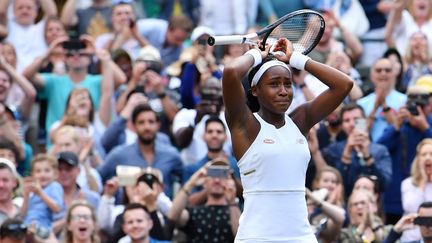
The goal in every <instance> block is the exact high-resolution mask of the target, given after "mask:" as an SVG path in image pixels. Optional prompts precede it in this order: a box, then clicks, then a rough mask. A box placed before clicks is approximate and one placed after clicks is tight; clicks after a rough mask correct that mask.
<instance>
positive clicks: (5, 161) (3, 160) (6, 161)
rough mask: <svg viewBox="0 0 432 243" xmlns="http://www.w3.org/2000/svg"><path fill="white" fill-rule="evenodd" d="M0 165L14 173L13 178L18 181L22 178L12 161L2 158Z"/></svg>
mask: <svg viewBox="0 0 432 243" xmlns="http://www.w3.org/2000/svg"><path fill="white" fill-rule="evenodd" d="M0 164H4V165H6V167H7V168H8V169H9V170H10V171H11V172H12V174H13V176H14V177H15V178H16V179H19V178H20V176H19V175H18V172H17V170H16V167H15V165H14V163H12V161H10V160H8V159H6V158H0Z"/></svg>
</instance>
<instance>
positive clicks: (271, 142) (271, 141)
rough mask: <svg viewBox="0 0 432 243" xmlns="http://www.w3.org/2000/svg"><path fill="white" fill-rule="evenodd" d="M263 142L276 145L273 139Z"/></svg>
mask: <svg viewBox="0 0 432 243" xmlns="http://www.w3.org/2000/svg"><path fill="white" fill-rule="evenodd" d="M263 142H264V143H267V144H274V143H275V141H274V140H273V139H270V138H266V139H264V141H263Z"/></svg>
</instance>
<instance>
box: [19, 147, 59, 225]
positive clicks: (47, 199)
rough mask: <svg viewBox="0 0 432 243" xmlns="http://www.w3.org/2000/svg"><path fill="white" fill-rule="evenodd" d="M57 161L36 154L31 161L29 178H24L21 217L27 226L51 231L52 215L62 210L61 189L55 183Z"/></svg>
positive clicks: (44, 155)
mask: <svg viewBox="0 0 432 243" xmlns="http://www.w3.org/2000/svg"><path fill="white" fill-rule="evenodd" d="M57 174H58V162H57V159H56V158H55V157H53V156H51V155H48V154H38V155H37V156H35V157H34V158H33V160H32V164H31V176H29V177H26V178H24V193H23V194H24V195H23V205H22V207H21V211H20V213H21V216H22V217H23V218H24V222H25V223H26V224H28V225H31V224H33V225H34V226H35V227H36V228H39V229H42V227H43V228H44V229H45V230H50V229H51V224H52V222H53V221H54V215H55V214H58V213H61V212H62V211H63V210H64V201H63V188H62V186H61V185H60V184H59V183H58V182H57V181H56V178H57Z"/></svg>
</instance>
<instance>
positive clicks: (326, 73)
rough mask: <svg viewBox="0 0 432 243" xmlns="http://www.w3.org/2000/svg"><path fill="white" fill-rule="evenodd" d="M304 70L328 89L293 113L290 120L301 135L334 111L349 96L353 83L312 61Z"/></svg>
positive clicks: (330, 68)
mask: <svg viewBox="0 0 432 243" xmlns="http://www.w3.org/2000/svg"><path fill="white" fill-rule="evenodd" d="M290 61H291V60H290ZM305 70H306V71H308V72H309V73H311V74H312V75H314V76H315V77H317V78H318V79H319V80H320V81H321V82H323V83H324V84H325V85H327V86H328V87H329V88H328V89H327V90H326V91H324V92H323V93H321V94H320V95H319V96H317V97H316V98H315V99H313V100H312V101H311V102H308V103H306V104H304V105H302V106H300V107H299V108H298V109H297V110H295V111H294V112H293V114H292V118H293V120H294V122H295V123H296V124H297V126H298V127H299V128H300V130H301V131H302V133H303V134H306V133H307V132H308V131H309V130H310V129H311V127H312V126H314V125H315V124H316V123H318V122H319V121H321V120H322V119H324V118H325V117H326V116H327V115H328V114H330V113H331V112H332V111H333V110H335V109H336V108H337V107H338V106H339V105H340V104H341V103H342V101H343V100H344V98H345V97H346V96H347V95H348V94H349V92H350V91H351V88H352V86H353V83H354V81H353V80H351V78H350V77H348V76H347V75H346V74H344V73H342V72H340V71H338V70H336V69H334V68H332V67H329V66H327V65H324V64H322V63H319V62H316V61H314V60H312V59H309V60H308V61H307V62H306V65H305Z"/></svg>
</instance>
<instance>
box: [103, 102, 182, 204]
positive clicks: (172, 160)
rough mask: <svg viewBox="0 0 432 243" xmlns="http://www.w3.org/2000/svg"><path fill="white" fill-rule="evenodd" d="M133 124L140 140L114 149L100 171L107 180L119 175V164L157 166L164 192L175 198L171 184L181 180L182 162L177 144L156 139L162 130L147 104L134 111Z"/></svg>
mask: <svg viewBox="0 0 432 243" xmlns="http://www.w3.org/2000/svg"><path fill="white" fill-rule="evenodd" d="M132 124H133V128H134V130H135V131H136V133H137V136H138V137H137V140H136V142H135V143H133V144H130V145H122V146H118V147H116V148H115V149H113V150H112V151H111V152H110V153H109V154H108V155H107V157H106V159H105V163H103V164H102V165H101V166H100V167H99V168H98V171H99V173H100V175H101V177H102V180H103V181H104V182H105V181H107V180H108V179H110V178H111V177H113V176H115V174H116V167H117V166H118V165H131V166H139V167H142V168H145V167H154V168H157V169H159V170H160V171H161V172H162V174H163V178H164V187H165V188H164V190H165V193H166V194H167V195H168V196H169V197H172V195H173V194H172V186H173V184H174V182H175V181H181V176H182V174H183V163H182V161H181V159H180V155H179V153H178V151H177V149H176V148H175V147H173V146H172V145H170V144H166V143H161V142H160V141H159V140H156V134H157V132H158V131H159V127H160V125H159V119H158V117H157V115H156V112H155V111H153V110H152V109H151V107H150V106H149V105H148V104H140V105H138V106H136V107H135V108H134V110H133V111H132Z"/></svg>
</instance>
